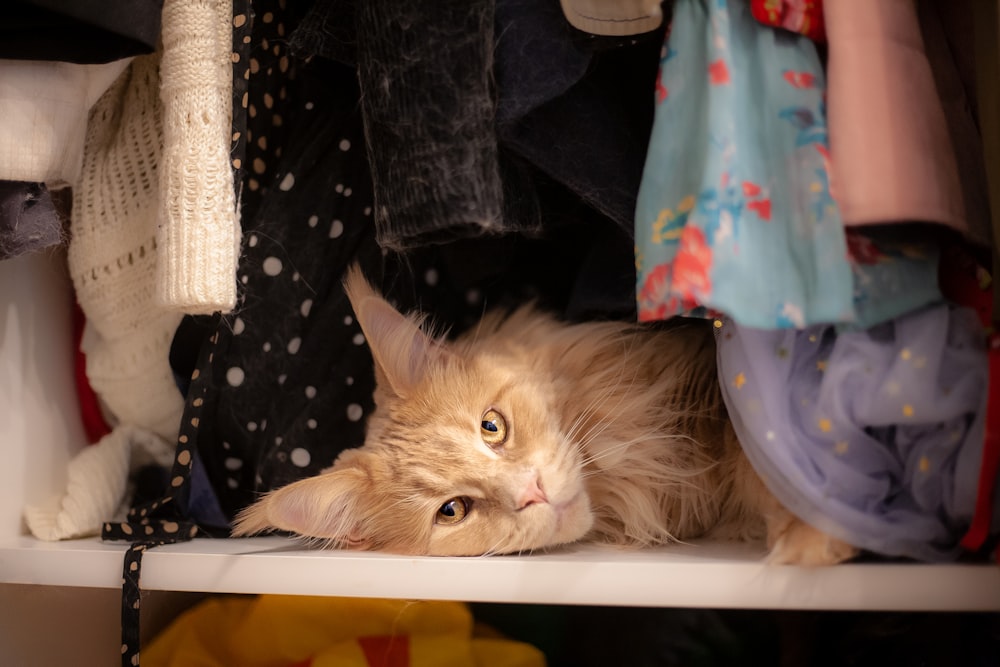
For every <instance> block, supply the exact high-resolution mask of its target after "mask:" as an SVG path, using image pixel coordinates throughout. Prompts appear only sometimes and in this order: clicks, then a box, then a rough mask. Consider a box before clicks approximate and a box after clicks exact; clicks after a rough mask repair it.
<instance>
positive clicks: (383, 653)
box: [358, 637, 410, 667]
mask: <svg viewBox="0 0 1000 667" xmlns="http://www.w3.org/2000/svg"><path fill="white" fill-rule="evenodd" d="M358 644H359V645H360V646H361V650H362V651H363V652H364V654H365V660H367V661H368V664H369V665H370V667H410V640H409V638H408V637H360V638H359V639H358Z"/></svg>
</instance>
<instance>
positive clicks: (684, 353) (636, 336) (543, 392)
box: [234, 267, 856, 564]
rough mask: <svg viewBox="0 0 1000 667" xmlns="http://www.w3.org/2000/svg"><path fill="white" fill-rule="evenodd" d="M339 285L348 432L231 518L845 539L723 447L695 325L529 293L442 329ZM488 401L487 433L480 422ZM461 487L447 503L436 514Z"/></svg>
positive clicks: (779, 556) (472, 534)
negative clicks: (358, 403)
mask: <svg viewBox="0 0 1000 667" xmlns="http://www.w3.org/2000/svg"><path fill="white" fill-rule="evenodd" d="M345 289H346V291H347V294H348V297H349V298H350V300H351V303H352V305H353V307H354V310H355V313H356V315H357V319H358V322H359V324H360V325H361V327H362V330H363V331H364V334H365V337H366V339H367V341H368V343H369V346H370V347H371V349H372V353H373V356H374V358H375V370H376V391H375V403H376V409H375V410H374V411H373V412H372V413H371V415H370V416H369V418H368V422H367V432H366V439H365V444H364V446H363V447H361V448H358V449H352V450H347V451H345V452H344V453H343V454H341V455H340V457H338V459H337V461H336V462H335V464H334V465H333V466H332V467H331V468H329V469H327V470H325V471H323V472H322V473H321V474H319V475H317V476H315V477H312V478H308V479H304V480H300V481H298V482H295V483H293V484H290V485H288V486H286V487H283V488H281V489H278V490H277V491H274V492H271V493H269V494H267V495H265V496H264V497H262V498H261V499H260V500H259V501H257V502H256V503H254V504H253V505H251V506H250V507H248V508H247V509H245V510H244V511H243V512H242V513H241V514H240V515H239V516H238V517H237V520H236V522H235V529H234V535H249V534H254V533H259V532H263V531H266V530H269V529H280V530H285V531H290V532H293V533H297V534H299V535H302V536H305V537H308V538H314V539H316V540H318V541H320V542H322V543H323V544H324V545H326V546H331V547H350V548H361V549H372V550H383V551H391V552H396V553H405V554H429V555H483V554H495V553H511V552H517V553H520V552H526V551H531V550H534V549H540V548H544V547H551V546H555V545H558V544H563V543H568V542H575V541H580V540H586V541H596V542H604V543H611V544H618V545H634V546H646V545H653V544H662V543H667V542H672V541H680V540H688V539H691V538H697V537H702V536H713V537H718V538H724V539H738V540H754V539H759V538H764V537H766V539H767V541H768V545H769V546H770V547H771V555H770V558H771V560H772V561H773V562H790V563H803V564H826V563H834V562H838V561H840V560H844V559H846V558H849V557H851V556H853V555H854V554H855V553H856V550H855V549H853V547H851V546H850V545H847V544H845V543H843V542H840V541H838V540H836V539H833V538H831V537H829V536H827V535H825V534H823V533H821V532H819V531H817V530H815V529H813V528H811V527H810V526H808V525H807V524H804V523H802V522H801V521H799V520H798V519H796V518H795V517H794V516H792V515H791V514H790V513H789V512H787V511H786V510H784V509H783V508H782V507H781V506H780V505H779V504H778V503H777V501H776V500H775V499H774V498H773V496H771V494H770V493H769V492H768V491H767V489H766V487H765V486H764V484H763V483H762V482H761V480H760V479H759V478H758V477H757V475H756V474H755V473H754V471H753V469H752V468H751V467H750V464H749V463H748V461H747V459H746V457H745V456H744V455H743V452H742V451H741V449H740V446H739V443H738V441H737V439H736V436H735V434H734V432H733V429H732V426H731V424H730V422H729V419H728V418H727V415H726V409H725V405H724V403H723V401H722V396H721V392H720V390H719V386H718V380H717V375H716V366H715V344H714V337H713V335H712V332H711V325H710V324H709V323H707V322H700V321H690V322H686V323H683V324H678V325H676V326H672V327H668V328H665V329H651V328H647V327H642V326H639V325H633V324H628V323H622V322H588V323H581V324H567V323H564V322H560V321H557V320H556V319H554V318H553V317H551V316H550V315H548V314H546V313H544V312H541V311H540V310H538V309H537V308H535V307H534V306H532V305H525V306H523V307H521V308H519V309H517V310H516V311H514V312H513V313H510V314H500V313H494V314H487V315H486V316H485V317H484V319H483V320H482V321H481V323H480V324H479V326H478V327H477V328H475V329H473V330H472V331H470V332H468V333H467V334H465V335H463V336H461V337H459V338H458V339H456V340H454V341H446V340H445V339H444V338H441V337H432V336H431V335H429V334H427V333H425V332H424V331H423V329H422V328H421V325H422V320H423V318H422V316H420V315H411V316H404V315H403V314H401V313H399V312H398V311H396V310H395V309H394V308H393V307H392V306H391V305H390V304H389V303H388V302H387V301H385V300H384V299H383V298H382V297H381V296H380V295H379V294H378V293H377V292H376V291H375V290H374V289H373V288H372V287H371V286H370V285H369V283H368V282H367V281H366V280H365V278H364V277H363V276H362V274H361V272H360V270H359V269H358V268H357V267H354V268H352V269H351V270H350V271H349V272H348V274H347V277H346V280H345ZM490 409H494V410H496V411H497V412H499V413H500V414H501V415H502V417H503V418H504V419H505V421H506V424H507V427H508V431H507V439H506V441H505V442H504V443H503V445H502V447H496V448H493V447H491V446H490V445H488V444H487V443H486V442H484V440H483V438H482V437H481V436H482V432H481V430H480V428H481V423H482V419H483V415H484V414H485V413H486V412H487V411H488V410H490ZM454 498H468V499H470V502H471V505H470V506H469V511H468V514H467V515H466V517H465V519H464V520H463V521H461V522H459V523H455V524H451V525H449V524H441V523H439V522H437V521H436V518H438V517H439V513H438V511H439V509H441V508H442V505H443V504H445V503H447V502H448V501H449V500H451V499H454Z"/></svg>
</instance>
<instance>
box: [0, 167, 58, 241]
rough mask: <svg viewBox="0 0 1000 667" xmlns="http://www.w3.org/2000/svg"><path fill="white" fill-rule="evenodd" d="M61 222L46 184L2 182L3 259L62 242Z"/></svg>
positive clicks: (0, 236) (0, 228)
mask: <svg viewBox="0 0 1000 667" xmlns="http://www.w3.org/2000/svg"><path fill="white" fill-rule="evenodd" d="M62 240H63V235H62V222H61V221H60V218H59V213H58V211H57V210H56V206H55V204H54V202H53V201H52V196H51V195H50V194H49V190H48V188H46V187H45V185H44V184H43V183H25V182H23V181H0V259H10V258H12V257H17V256H18V255H23V254H25V253H29V252H37V251H38V250H43V249H45V248H49V247H51V246H54V245H59V244H60V243H62Z"/></svg>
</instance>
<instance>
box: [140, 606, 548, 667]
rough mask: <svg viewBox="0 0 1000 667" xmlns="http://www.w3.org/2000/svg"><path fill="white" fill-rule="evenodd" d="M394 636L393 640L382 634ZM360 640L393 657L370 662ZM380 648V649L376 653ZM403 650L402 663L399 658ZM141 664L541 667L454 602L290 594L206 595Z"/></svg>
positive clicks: (537, 657) (529, 652) (540, 660)
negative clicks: (486, 633)
mask: <svg viewBox="0 0 1000 667" xmlns="http://www.w3.org/2000/svg"><path fill="white" fill-rule="evenodd" d="M389 637H392V639H388V638H389ZM362 638H375V639H370V640H369V641H372V642H375V643H376V644H377V645H379V646H381V645H382V644H385V645H390V644H391V647H392V649H396V650H395V651H393V650H387V651H386V652H387V653H391V654H393V656H394V657H395V660H396V661H393V660H391V659H389V658H388V657H385V659H384V661H383V660H381V659H380V660H376V661H374V662H369V661H368V659H367V657H366V654H365V650H364V648H363V647H362V642H361V641H359V639H361V640H362V641H366V640H364V639H362ZM376 652H379V651H376ZM400 655H406V656H408V661H407V662H405V663H400V662H399V661H398V660H399V656H400ZM142 664H143V665H145V666H146V667H234V666H237V665H238V666H239V667H293V666H294V667H306V666H308V667H375V666H377V667H382V665H383V664H384V665H391V666H392V667H397V665H400V664H405V665H407V667H544V665H545V658H544V656H543V655H542V653H541V652H540V651H539V650H538V649H536V648H535V647H533V646H531V645H529V644H524V643H521V642H515V641H511V640H508V639H502V638H496V637H494V636H491V637H478V636H476V635H475V633H474V632H473V619H472V614H471V613H470V612H469V609H468V607H467V606H466V605H464V604H461V603H458V602H408V601H404V600H378V599H367V598H329V597H306V596H291V595H261V596H258V597H226V598H211V599H208V600H206V601H204V602H202V603H200V604H198V605H196V606H195V607H193V608H192V609H190V610H188V611H187V612H185V613H184V614H182V615H181V616H179V617H178V618H177V619H176V620H175V621H174V622H173V623H172V624H171V625H170V626H169V627H168V628H167V629H166V630H164V631H163V632H162V633H161V634H160V635H159V636H157V637H156V639H155V640H154V641H153V642H152V643H151V644H150V645H149V646H148V647H147V648H146V649H145V650H144V651H143V654H142Z"/></svg>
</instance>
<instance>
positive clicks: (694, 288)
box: [635, 0, 940, 329]
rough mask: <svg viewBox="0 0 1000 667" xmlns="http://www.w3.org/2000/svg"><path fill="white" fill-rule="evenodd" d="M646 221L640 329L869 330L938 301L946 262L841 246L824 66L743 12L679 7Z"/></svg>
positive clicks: (705, 0) (709, 5)
mask: <svg viewBox="0 0 1000 667" xmlns="http://www.w3.org/2000/svg"><path fill="white" fill-rule="evenodd" d="M655 113H656V115H655V122H654V125H653V131H652V135H651V138H650V145H649V152H648V154H647V158H646V164H645V169H644V171H643V178H642V184H641V187H640V189H639V196H638V202H637V206H636V225H635V234H636V268H637V274H638V284H637V288H636V296H637V302H638V311H639V319H640V320H642V321H651V320H662V319H667V318H669V317H671V316H674V315H681V314H684V315H702V316H706V315H707V316H712V315H715V314H718V313H725V314H727V315H729V316H730V317H732V318H733V320H734V321H736V322H739V323H740V324H742V325H745V326H751V327H757V328H762V329H784V328H803V327H806V326H809V325H812V324H818V323H838V324H841V325H846V326H849V327H865V326H870V325H872V324H876V323H879V322H884V321H887V320H889V319H891V318H893V317H896V316H899V315H901V314H903V313H906V312H909V311H911V310H913V309H914V308H919V307H921V306H924V305H926V304H928V303H932V302H934V301H936V300H939V299H940V293H939V291H938V289H937V284H936V271H937V269H936V266H937V252H936V251H935V250H934V249H933V247H931V246H930V245H927V244H925V245H923V246H920V245H917V244H914V243H911V242H905V243H903V242H901V241H900V239H904V240H905V239H908V238H912V237H913V235H908V234H907V233H905V232H890V234H892V235H893V236H894V237H895V238H892V237H886V236H884V235H883V236H879V235H878V234H873V235H868V236H862V235H861V234H855V233H851V234H850V235H846V234H845V230H844V226H843V222H842V219H841V216H840V212H839V209H838V207H837V204H836V202H835V199H834V194H835V193H834V192H833V191H832V188H831V185H830V178H829V168H830V164H829V157H830V155H829V151H828V140H827V125H826V93H825V80H824V73H823V67H822V64H821V62H820V59H819V57H818V55H817V53H816V49H815V46H814V45H813V43H812V42H810V41H809V40H808V39H807V38H805V37H802V36H800V35H796V34H793V33H791V32H787V31H785V30H776V29H774V28H771V27H768V26H765V25H762V24H760V23H759V22H757V21H756V20H755V19H754V17H753V16H752V15H751V12H750V9H749V7H748V5H747V3H746V2H742V1H741V0H680V1H679V2H678V3H677V5H676V7H675V10H674V22H673V25H672V28H671V31H670V33H669V34H668V36H667V40H666V43H665V44H664V47H663V51H662V56H661V67H660V73H659V77H658V81H657V84H656V112H655Z"/></svg>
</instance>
